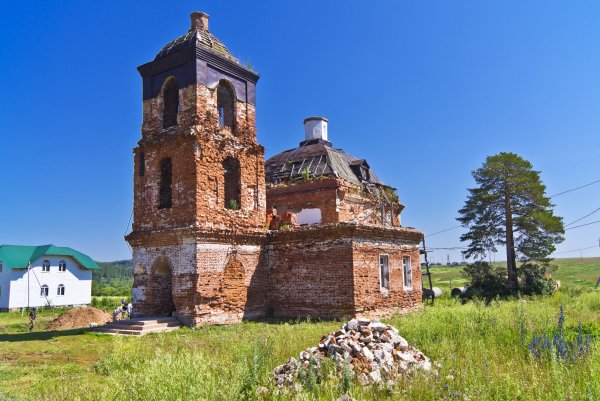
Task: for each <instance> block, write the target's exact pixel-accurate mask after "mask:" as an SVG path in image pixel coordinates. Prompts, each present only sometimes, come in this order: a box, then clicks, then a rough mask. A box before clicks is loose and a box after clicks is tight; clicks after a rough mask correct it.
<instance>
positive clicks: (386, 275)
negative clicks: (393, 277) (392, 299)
mask: <svg viewBox="0 0 600 401" xmlns="http://www.w3.org/2000/svg"><path fill="white" fill-rule="evenodd" d="M379 285H380V286H381V288H385V289H386V290H389V289H390V267H389V264H388V255H379Z"/></svg>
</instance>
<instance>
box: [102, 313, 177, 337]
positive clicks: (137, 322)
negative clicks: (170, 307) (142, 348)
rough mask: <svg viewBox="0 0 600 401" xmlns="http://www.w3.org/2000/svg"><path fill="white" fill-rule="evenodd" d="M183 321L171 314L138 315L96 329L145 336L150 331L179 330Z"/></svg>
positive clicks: (103, 331) (108, 332)
mask: <svg viewBox="0 0 600 401" xmlns="http://www.w3.org/2000/svg"><path fill="white" fill-rule="evenodd" d="M180 327H181V323H180V322H179V320H177V318H175V317H170V316H162V317H137V318H133V319H127V320H119V321H116V322H113V323H110V324H107V325H106V326H102V327H98V328H96V329H95V330H94V331H96V332H99V333H105V334H123V335H133V336H143V335H144V334H148V333H164V332H167V331H173V330H177V329H179V328H180Z"/></svg>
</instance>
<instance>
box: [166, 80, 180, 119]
mask: <svg viewBox="0 0 600 401" xmlns="http://www.w3.org/2000/svg"><path fill="white" fill-rule="evenodd" d="M178 112H179V88H178V86H177V80H176V79H175V77H169V78H167V79H166V80H165V83H164V86H163V128H169V127H172V126H174V125H177V113H178Z"/></svg>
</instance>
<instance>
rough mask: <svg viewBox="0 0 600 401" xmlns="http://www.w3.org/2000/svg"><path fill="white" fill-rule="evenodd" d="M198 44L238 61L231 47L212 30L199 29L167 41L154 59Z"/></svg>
mask: <svg viewBox="0 0 600 401" xmlns="http://www.w3.org/2000/svg"><path fill="white" fill-rule="evenodd" d="M196 44H199V45H201V46H203V47H206V48H208V49H210V50H213V51H215V52H217V53H219V54H220V55H222V56H225V57H226V58H228V59H229V60H231V61H235V62H236V63H238V60H237V59H236V58H235V57H233V55H232V54H231V53H230V52H229V49H227V47H226V46H225V45H224V44H223V42H221V41H220V40H219V39H217V37H216V36H215V35H213V34H212V33H210V32H206V31H200V30H197V29H195V30H191V31H189V32H188V33H186V34H185V35H183V36H180V37H178V38H177V39H175V40H173V41H171V42H169V43H167V44H166V45H165V46H163V48H162V49H160V51H159V52H158V54H157V55H156V57H154V60H158V59H160V58H163V57H166V56H168V55H169V54H172V53H175V52H177V51H179V50H181V49H184V48H186V47H191V46H195V45H196Z"/></svg>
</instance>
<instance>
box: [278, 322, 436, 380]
mask: <svg viewBox="0 0 600 401" xmlns="http://www.w3.org/2000/svg"><path fill="white" fill-rule="evenodd" d="M324 358H331V359H332V360H333V361H334V362H335V363H336V366H337V368H338V372H340V373H343V372H344V370H346V369H347V371H348V372H351V373H350V374H351V375H352V376H354V377H355V378H356V379H357V380H358V382H359V383H360V384H362V385H364V386H366V385H369V384H374V383H380V382H381V381H382V380H383V379H384V378H386V379H388V380H393V379H394V378H395V377H397V376H398V375H399V374H406V373H409V372H411V371H415V370H422V371H430V370H431V369H432V365H431V361H430V360H429V358H428V357H426V356H425V354H423V353H422V352H421V351H419V350H418V349H416V348H414V347H411V346H409V345H408V342H407V341H406V340H405V339H404V338H402V337H401V336H400V335H399V334H398V329H396V328H395V327H393V326H390V325H386V324H384V323H381V322H380V321H379V320H377V319H366V318H359V319H352V320H350V321H349V322H348V323H346V324H344V325H343V326H342V327H341V328H340V329H339V330H338V331H336V332H333V333H330V334H327V335H325V336H323V337H322V338H321V341H320V343H319V346H318V347H312V348H308V349H306V350H305V351H302V352H300V356H299V360H297V359H296V358H294V357H291V358H290V359H288V361H287V362H286V363H285V364H283V365H280V366H278V367H277V368H275V370H274V371H273V374H274V376H275V381H276V384H277V385H278V386H286V385H292V384H293V383H294V382H295V381H296V380H297V379H298V377H299V376H300V374H301V371H302V370H303V369H304V370H307V369H316V370H318V369H319V367H320V365H321V361H322V360H323V359H324Z"/></svg>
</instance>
